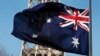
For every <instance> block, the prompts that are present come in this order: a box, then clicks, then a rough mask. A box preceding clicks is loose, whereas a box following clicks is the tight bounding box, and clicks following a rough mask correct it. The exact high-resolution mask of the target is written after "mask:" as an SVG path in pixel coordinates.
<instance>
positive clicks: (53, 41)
mask: <svg viewBox="0 0 100 56" xmlns="http://www.w3.org/2000/svg"><path fill="white" fill-rule="evenodd" d="M88 25H89V9H88V8H87V9H78V8H74V7H71V6H66V5H64V4H61V3H54V2H48V3H41V4H39V5H36V6H35V7H33V8H30V9H25V10H23V11H22V12H19V13H17V14H16V15H15V16H14V27H13V31H12V34H13V35H14V36H15V37H17V38H19V39H21V40H24V41H28V42H31V43H36V44H40V45H44V46H48V47H51V48H55V49H57V50H61V51H65V52H70V53H76V54H82V55H88V52H89V48H88V46H89V42H88V38H89V26H88Z"/></svg>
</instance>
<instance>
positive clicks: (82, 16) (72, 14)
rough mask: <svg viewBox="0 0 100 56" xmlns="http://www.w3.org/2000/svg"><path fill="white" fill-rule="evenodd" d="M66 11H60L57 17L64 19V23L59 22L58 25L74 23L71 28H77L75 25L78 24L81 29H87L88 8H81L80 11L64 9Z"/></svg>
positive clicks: (64, 25) (63, 25)
mask: <svg viewBox="0 0 100 56" xmlns="http://www.w3.org/2000/svg"><path fill="white" fill-rule="evenodd" d="M66 11H67V13H61V14H60V15H59V18H62V19H64V20H65V23H60V27H66V26H69V25H71V24H74V27H73V29H75V30H77V27H78V26H80V27H81V28H82V29H84V30H86V31H89V27H88V26H87V24H88V23H89V15H87V14H88V13H89V8H87V9H85V10H83V11H82V12H81V11H80V10H78V9H74V10H71V9H66Z"/></svg>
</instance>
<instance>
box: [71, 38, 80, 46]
mask: <svg viewBox="0 0 100 56" xmlns="http://www.w3.org/2000/svg"><path fill="white" fill-rule="evenodd" d="M72 39H73V41H72V42H71V43H72V44H74V47H76V48H78V45H79V44H80V43H79V42H78V40H79V39H78V38H76V37H72Z"/></svg>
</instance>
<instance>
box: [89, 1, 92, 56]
mask: <svg viewBox="0 0 100 56" xmlns="http://www.w3.org/2000/svg"><path fill="white" fill-rule="evenodd" d="M89 8H90V12H89V16H90V24H89V28H90V33H89V56H92V0H89Z"/></svg>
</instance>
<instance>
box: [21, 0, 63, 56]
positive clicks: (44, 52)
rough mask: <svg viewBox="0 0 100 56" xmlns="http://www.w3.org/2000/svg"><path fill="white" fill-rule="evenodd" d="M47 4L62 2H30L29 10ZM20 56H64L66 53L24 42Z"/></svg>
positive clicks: (48, 0)
mask: <svg viewBox="0 0 100 56" xmlns="http://www.w3.org/2000/svg"><path fill="white" fill-rule="evenodd" d="M46 2H60V1H59V0H28V8H31V7H33V6H35V5H37V4H40V3H46ZM20 56H64V52H62V51H58V50H55V49H52V48H49V47H45V46H40V45H35V44H33V43H29V42H26V41H23V42H22V47H21V53H20Z"/></svg>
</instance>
